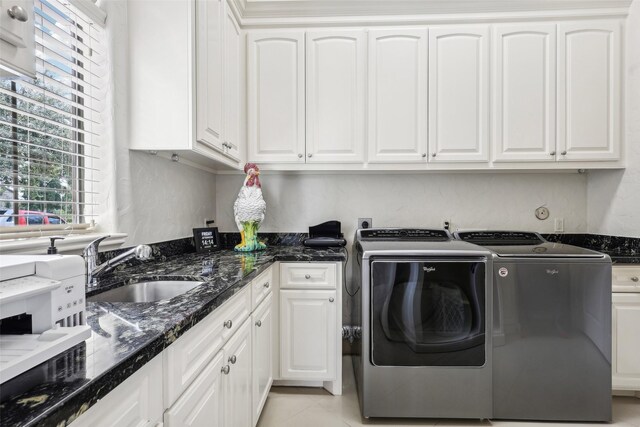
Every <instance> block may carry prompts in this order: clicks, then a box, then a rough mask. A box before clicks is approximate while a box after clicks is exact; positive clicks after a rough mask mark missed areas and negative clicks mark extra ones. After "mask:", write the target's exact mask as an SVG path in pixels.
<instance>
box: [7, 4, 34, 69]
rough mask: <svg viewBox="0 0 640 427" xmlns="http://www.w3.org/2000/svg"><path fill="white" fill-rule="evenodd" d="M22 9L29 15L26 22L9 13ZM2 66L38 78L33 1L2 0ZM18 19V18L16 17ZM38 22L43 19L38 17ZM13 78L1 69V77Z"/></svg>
mask: <svg viewBox="0 0 640 427" xmlns="http://www.w3.org/2000/svg"><path fill="white" fill-rule="evenodd" d="M13 7H20V8H22V10H24V12H26V14H27V20H26V21H24V22H23V21H20V20H18V19H14V18H11V16H10V15H9V13H8V12H7V11H8V10H9V9H11V8H13ZM0 12H1V13H0V52H2V55H1V56H0V65H3V66H5V67H7V68H8V69H10V70H15V71H17V72H19V73H21V74H25V75H27V76H29V77H31V78H35V77H36V57H35V37H34V33H35V27H34V18H35V16H34V9H33V0H0ZM16 18H17V16H16ZM37 19H38V20H42V19H43V18H42V17H40V16H38V18H37ZM7 75H8V76H9V77H13V73H6V72H5V70H3V69H0V77H3V76H7Z"/></svg>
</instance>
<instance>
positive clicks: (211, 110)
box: [195, 0, 224, 151]
mask: <svg viewBox="0 0 640 427" xmlns="http://www.w3.org/2000/svg"><path fill="white" fill-rule="evenodd" d="M195 4H196V34H197V38H196V139H197V140H198V141H199V142H201V143H203V144H205V145H207V146H209V147H211V148H214V149H216V150H219V151H224V147H223V145H222V143H223V141H222V106H223V93H222V86H223V85H222V78H223V74H224V71H223V61H222V60H221V59H222V54H223V42H222V37H223V32H222V25H220V22H222V21H221V18H222V17H223V13H224V0H211V1H197V2H196V3H195Z"/></svg>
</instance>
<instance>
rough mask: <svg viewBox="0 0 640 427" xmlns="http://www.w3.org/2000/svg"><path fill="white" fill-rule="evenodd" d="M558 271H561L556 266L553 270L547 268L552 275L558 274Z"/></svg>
mask: <svg viewBox="0 0 640 427" xmlns="http://www.w3.org/2000/svg"><path fill="white" fill-rule="evenodd" d="M558 273H560V272H559V271H558V270H556V269H555V268H554V269H553V270H547V274H550V275H552V276H553V275H554V274H558Z"/></svg>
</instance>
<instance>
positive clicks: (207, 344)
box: [164, 286, 251, 406]
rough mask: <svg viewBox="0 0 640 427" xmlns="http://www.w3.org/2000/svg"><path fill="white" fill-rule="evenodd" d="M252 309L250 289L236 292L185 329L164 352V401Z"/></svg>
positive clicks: (169, 401) (168, 403) (171, 400)
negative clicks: (192, 325)
mask: <svg viewBox="0 0 640 427" xmlns="http://www.w3.org/2000/svg"><path fill="white" fill-rule="evenodd" d="M250 312H251V289H250V287H249V286H247V287H245V288H244V289H243V290H242V291H240V293H239V294H238V295H235V296H234V297H233V298H231V299H230V300H228V301H226V302H225V303H224V304H223V305H222V306H221V307H219V308H218V309H217V310H215V311H214V312H213V313H211V314H210V315H209V316H207V317H206V318H204V319H203V320H202V321H201V322H200V323H198V324H197V325H196V326H194V327H193V328H191V329H190V330H188V331H187V332H186V333H185V334H184V335H182V336H181V337H180V338H179V339H178V340H177V341H176V342H175V343H173V344H172V345H170V346H169V347H167V349H166V350H165V352H164V369H165V375H164V378H165V383H164V395H165V405H166V406H171V405H173V403H174V402H175V401H176V399H178V397H179V396H180V395H181V394H182V392H183V391H184V390H185V389H186V388H187V387H188V386H189V384H191V383H192V382H193V380H194V379H195V378H196V377H197V376H198V374H199V373H200V372H202V370H203V369H204V368H205V366H206V365H207V363H209V361H210V360H211V359H212V358H213V356H214V355H215V354H216V353H217V352H218V350H220V349H221V348H222V346H223V345H224V343H225V342H226V341H227V340H228V339H229V338H230V337H231V335H233V333H234V332H235V331H236V330H238V328H239V327H240V325H242V322H244V321H245V319H247V318H248V317H249V313H250Z"/></svg>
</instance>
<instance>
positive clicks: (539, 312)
mask: <svg viewBox="0 0 640 427" xmlns="http://www.w3.org/2000/svg"><path fill="white" fill-rule="evenodd" d="M456 237H457V238H459V239H462V240H464V241H467V242H472V243H475V244H478V245H481V246H483V247H484V248H487V249H489V250H491V251H492V252H493V284H494V288H493V289H494V292H493V294H494V295H493V304H494V305H493V418H496V419H500V418H503V419H527V420H556V421H610V420H611V260H610V258H609V257H608V256H607V255H604V254H601V253H598V252H594V251H590V250H587V249H583V248H579V247H575V246H570V245H563V244H559V243H550V242H547V241H545V240H544V239H543V238H542V237H541V236H540V235H539V234H537V233H528V232H512V231H474V232H460V233H456Z"/></svg>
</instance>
